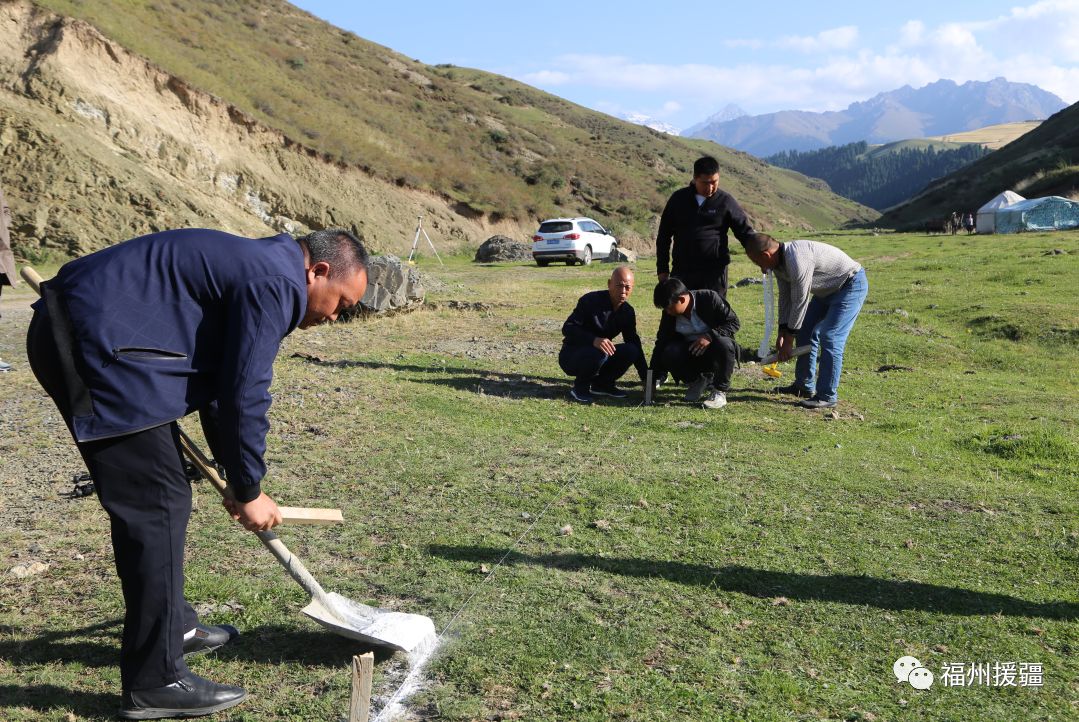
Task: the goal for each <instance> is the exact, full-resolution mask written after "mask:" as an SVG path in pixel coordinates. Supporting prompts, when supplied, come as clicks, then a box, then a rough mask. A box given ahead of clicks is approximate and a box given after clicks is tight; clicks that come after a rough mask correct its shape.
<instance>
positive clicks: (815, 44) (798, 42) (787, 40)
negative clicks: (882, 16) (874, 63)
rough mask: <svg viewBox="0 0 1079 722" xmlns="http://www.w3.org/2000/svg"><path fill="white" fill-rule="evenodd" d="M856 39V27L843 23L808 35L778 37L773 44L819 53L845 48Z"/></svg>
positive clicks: (804, 51)
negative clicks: (837, 26) (841, 25)
mask: <svg viewBox="0 0 1079 722" xmlns="http://www.w3.org/2000/svg"><path fill="white" fill-rule="evenodd" d="M857 41H858V28H856V27H854V26H853V25H845V26H843V27H840V28H832V29H831V30H824V31H822V32H819V33H817V34H816V35H810V36H788V37H784V38H780V39H779V40H778V41H777V42H776V43H775V44H776V45H777V46H778V47H781V48H787V49H790V50H798V51H801V52H803V53H819V52H823V51H829V50H845V49H847V48H850V47H851V46H853V45H854V44H855V42H857Z"/></svg>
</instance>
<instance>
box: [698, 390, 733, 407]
mask: <svg viewBox="0 0 1079 722" xmlns="http://www.w3.org/2000/svg"><path fill="white" fill-rule="evenodd" d="M701 405H702V406H704V408H706V409H722V408H723V407H724V406H726V405H727V394H725V393H723V392H722V391H716V390H715V389H712V393H711V394H710V395H709V396H708V398H707V399H705V400H704V401H703V402H702V404H701Z"/></svg>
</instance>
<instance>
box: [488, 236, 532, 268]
mask: <svg viewBox="0 0 1079 722" xmlns="http://www.w3.org/2000/svg"><path fill="white" fill-rule="evenodd" d="M531 260H532V246H530V245H528V244H527V243H519V242H517V241H515V240H513V239H512V238H507V237H506V236H491V237H490V238H488V239H487V240H486V241H484V242H483V244H482V245H481V246H480V247H479V248H478V249H476V262H478V263H491V262H492V261H531Z"/></svg>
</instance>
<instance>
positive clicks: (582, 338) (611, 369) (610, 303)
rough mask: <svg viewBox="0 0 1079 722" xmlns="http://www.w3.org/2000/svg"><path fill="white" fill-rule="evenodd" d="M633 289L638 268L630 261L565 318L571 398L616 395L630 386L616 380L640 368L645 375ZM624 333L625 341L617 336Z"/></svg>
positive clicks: (562, 359)
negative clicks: (618, 340)
mask: <svg viewBox="0 0 1079 722" xmlns="http://www.w3.org/2000/svg"><path fill="white" fill-rule="evenodd" d="M632 292H633V271H631V270H630V269H629V268H627V267H625V266H621V267H619V268H616V269H615V270H614V273H612V274H611V278H610V280H609V281H607V290H606V291H591V292H589V293H586V294H585V295H583V296H581V298H580V299H579V300H578V301H577V307H576V308H574V309H573V313H571V314H570V316H569V318H567V319H566V322H565V323H564V324H562V337H563V338H562V350H561V351H560V352H559V354H558V365H559V366H561V367H562V370H563V371H565V372H566V373H567V374H569V375H570V376H573V377H574V382H573V388H572V389H570V392H569V394H570V398H572V399H573V400H574V401H577V402H579V403H582V404H590V403H592V401H593V394H595V395H598V396H610V397H613V398H616V399H623V398H625V397H626V392H625V391H623V390H622V389H620V388H618V387H617V386H616V385H615V382H616V381H617V380H618V379H620V378H622V375H623V374H625V373H626V371H627V370H629V367H630V366H634V367H636V368H637V373H638V374H640V377H641V379H642V380H643V379H644V374H645V371H646V370H647V367H646V366H645V361H644V350H643V349H642V348H641V337H640V336H638V335H637V315H636V313H635V312H634V311H633V306H631V305H629V294H630V293H632ZM619 334H622V341H623V342H622V343H620V344H615V343H614V339H615V337H617V336H618V335H619Z"/></svg>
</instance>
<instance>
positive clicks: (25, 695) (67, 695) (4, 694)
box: [0, 684, 120, 719]
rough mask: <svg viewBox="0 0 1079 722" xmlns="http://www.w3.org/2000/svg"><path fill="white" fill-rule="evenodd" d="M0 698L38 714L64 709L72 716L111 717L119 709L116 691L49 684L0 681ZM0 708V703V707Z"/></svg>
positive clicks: (118, 697) (118, 696) (118, 695)
mask: <svg viewBox="0 0 1079 722" xmlns="http://www.w3.org/2000/svg"><path fill="white" fill-rule="evenodd" d="M0 700H6V702H5V704H7V703H8V702H10V703H12V704H14V705H17V706H18V708H20V709H23V708H29V709H32V710H34V711H36V712H40V713H41V714H49V713H53V712H58V711H66V712H70V713H72V714H74V715H75V716H76V717H79V718H83V717H88V718H92V719H99V718H105V719H111V718H113V717H115V716H116V710H118V709H120V693H119V692H117V693H116V694H105V693H103V692H79V691H78V690H74V689H71V688H68V687H57V686H55V685H52V684H30V685H18V684H0ZM2 709H3V708H2V707H0V710H2Z"/></svg>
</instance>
